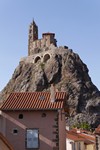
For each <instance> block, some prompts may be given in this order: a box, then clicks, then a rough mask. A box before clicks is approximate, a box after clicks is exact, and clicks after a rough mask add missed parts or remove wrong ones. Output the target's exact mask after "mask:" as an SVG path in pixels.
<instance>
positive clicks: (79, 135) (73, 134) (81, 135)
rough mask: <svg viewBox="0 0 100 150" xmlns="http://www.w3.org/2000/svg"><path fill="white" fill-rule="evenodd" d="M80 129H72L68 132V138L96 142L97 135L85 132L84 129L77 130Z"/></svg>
mask: <svg viewBox="0 0 100 150" xmlns="http://www.w3.org/2000/svg"><path fill="white" fill-rule="evenodd" d="M77 131H78V129H72V130H69V131H66V132H67V138H68V139H71V140H73V141H84V143H85V144H93V143H95V140H96V139H95V135H93V134H92V135H91V134H86V133H83V131H82V130H80V132H77Z"/></svg>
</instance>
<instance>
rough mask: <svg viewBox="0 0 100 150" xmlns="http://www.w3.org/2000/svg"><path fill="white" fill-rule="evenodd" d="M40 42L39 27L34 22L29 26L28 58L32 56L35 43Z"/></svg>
mask: <svg viewBox="0 0 100 150" xmlns="http://www.w3.org/2000/svg"><path fill="white" fill-rule="evenodd" d="M35 40H38V26H37V25H36V23H35V21H34V20H33V21H32V23H31V24H30V26H29V38H28V56H29V55H30V54H31V51H32V47H33V42H34V41H35Z"/></svg>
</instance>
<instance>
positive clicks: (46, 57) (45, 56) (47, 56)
mask: <svg viewBox="0 0 100 150" xmlns="http://www.w3.org/2000/svg"><path fill="white" fill-rule="evenodd" d="M48 59H50V55H49V54H46V55H44V59H43V61H44V62H46V61H47V60H48Z"/></svg>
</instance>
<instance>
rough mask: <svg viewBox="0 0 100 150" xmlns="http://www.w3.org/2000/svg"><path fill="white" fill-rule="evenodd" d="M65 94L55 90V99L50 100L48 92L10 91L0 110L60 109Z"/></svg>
mask: <svg viewBox="0 0 100 150" xmlns="http://www.w3.org/2000/svg"><path fill="white" fill-rule="evenodd" d="M65 96H66V93H65V92H56V93H55V98H56V100H55V102H51V101H50V93H49V92H19V93H11V94H10V95H9V97H8V99H7V100H6V101H5V102H4V103H3V105H2V106H1V110H34V109H61V108H63V103H64V99H65Z"/></svg>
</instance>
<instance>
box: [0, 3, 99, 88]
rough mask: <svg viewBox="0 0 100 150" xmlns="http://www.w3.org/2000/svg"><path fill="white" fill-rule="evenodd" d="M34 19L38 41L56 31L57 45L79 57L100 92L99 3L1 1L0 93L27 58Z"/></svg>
mask: <svg viewBox="0 0 100 150" xmlns="http://www.w3.org/2000/svg"><path fill="white" fill-rule="evenodd" d="M33 18H34V20H35V21H36V23H37V25H38V28H39V38H41V34H42V33H43V32H54V33H55V34H56V39H57V41H58V42H57V43H58V46H60V45H61V46H63V45H66V46H68V47H69V48H70V49H73V51H74V52H75V53H78V54H79V56H80V58H81V59H82V61H83V62H84V63H85V64H87V67H88V69H89V75H90V77H91V79H92V81H93V83H94V84H95V85H96V86H97V87H98V89H100V79H99V74H100V69H99V68H100V67H99V66H100V45H99V43H100V0H53V1H51V0H0V69H1V71H0V90H2V89H3V88H4V87H5V86H6V84H7V83H8V81H9V80H10V79H11V77H12V74H13V72H14V70H15V68H16V67H17V66H18V64H19V61H20V58H22V57H24V56H27V53H28V29H29V24H30V23H31V21H32V20H33Z"/></svg>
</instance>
